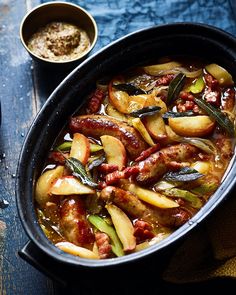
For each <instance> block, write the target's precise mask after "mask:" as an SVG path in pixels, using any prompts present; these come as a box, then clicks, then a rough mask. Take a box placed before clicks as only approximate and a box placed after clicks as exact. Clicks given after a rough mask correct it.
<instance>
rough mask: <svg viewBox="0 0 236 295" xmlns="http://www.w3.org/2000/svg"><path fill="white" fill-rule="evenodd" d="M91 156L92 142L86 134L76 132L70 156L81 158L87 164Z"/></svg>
mask: <svg viewBox="0 0 236 295" xmlns="http://www.w3.org/2000/svg"><path fill="white" fill-rule="evenodd" d="M89 156H90V143H89V140H88V138H87V137H86V136H84V135H83V134H80V133H74V136H73V141H72V145H71V150H70V157H73V158H75V159H77V160H79V161H80V162H81V163H82V164H83V165H85V164H86V163H87V161H88V158H89Z"/></svg>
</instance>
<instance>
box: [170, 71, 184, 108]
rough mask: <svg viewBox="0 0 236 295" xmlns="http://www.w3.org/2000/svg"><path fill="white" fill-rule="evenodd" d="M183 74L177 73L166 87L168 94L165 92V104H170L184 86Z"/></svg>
mask: <svg viewBox="0 0 236 295" xmlns="http://www.w3.org/2000/svg"><path fill="white" fill-rule="evenodd" d="M185 77H186V76H185V75H184V74H182V73H179V74H178V75H177V76H176V77H175V78H174V79H173V80H172V81H171V82H170V85H169V88H168V94H167V100H166V103H167V105H170V104H172V103H173V102H174V101H175V100H176V99H177V98H178V95H179V93H180V91H181V89H182V88H183V86H184V82H185Z"/></svg>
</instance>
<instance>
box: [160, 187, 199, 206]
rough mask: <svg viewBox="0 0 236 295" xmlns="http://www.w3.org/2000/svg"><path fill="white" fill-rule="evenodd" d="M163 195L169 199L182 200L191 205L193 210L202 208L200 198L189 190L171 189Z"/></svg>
mask: <svg viewBox="0 0 236 295" xmlns="http://www.w3.org/2000/svg"><path fill="white" fill-rule="evenodd" d="M163 194H164V195H166V196H168V197H174V198H182V199H184V200H186V201H188V202H190V203H191V205H192V207H193V208H201V207H202V202H201V200H200V199H199V197H198V196H197V195H195V194H193V193H191V192H189V191H187V190H183V189H179V188H170V189H166V190H164V191H163Z"/></svg>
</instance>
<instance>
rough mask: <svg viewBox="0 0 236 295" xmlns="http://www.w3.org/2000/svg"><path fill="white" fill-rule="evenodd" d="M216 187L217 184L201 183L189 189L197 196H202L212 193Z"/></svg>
mask: <svg viewBox="0 0 236 295" xmlns="http://www.w3.org/2000/svg"><path fill="white" fill-rule="evenodd" d="M217 187H218V183H217V182H208V183H202V184H201V185H200V186H197V187H195V188H193V189H191V192H192V193H194V194H197V195H203V194H208V193H212V192H214V191H215V190H216V189H217Z"/></svg>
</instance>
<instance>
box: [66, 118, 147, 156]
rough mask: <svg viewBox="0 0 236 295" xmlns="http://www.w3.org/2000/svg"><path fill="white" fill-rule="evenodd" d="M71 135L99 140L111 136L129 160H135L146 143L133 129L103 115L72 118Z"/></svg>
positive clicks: (145, 146)
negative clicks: (128, 156) (125, 151)
mask: <svg viewBox="0 0 236 295" xmlns="http://www.w3.org/2000/svg"><path fill="white" fill-rule="evenodd" d="M69 125H70V130H71V132H72V133H75V132H81V133H83V134H84V135H86V136H91V137H94V138H100V137H101V136H102V135H111V136H114V137H116V138H118V139H119V140H120V141H121V142H122V143H123V145H124V146H125V148H126V149H127V151H128V153H129V155H130V157H131V159H135V158H137V157H138V156H139V155H140V154H141V152H142V151H144V150H145V149H146V148H147V143H146V142H145V141H144V140H143V139H142V137H141V135H140V134H139V133H138V131H136V130H135V129H134V128H133V127H131V126H129V125H128V124H126V123H125V122H121V121H119V120H116V119H114V118H111V117H107V116H103V115H85V116H77V117H72V118H71V120H70V124H69Z"/></svg>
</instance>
